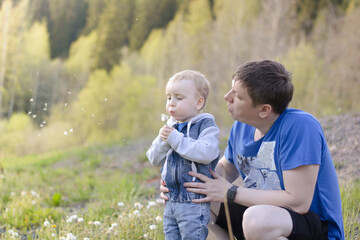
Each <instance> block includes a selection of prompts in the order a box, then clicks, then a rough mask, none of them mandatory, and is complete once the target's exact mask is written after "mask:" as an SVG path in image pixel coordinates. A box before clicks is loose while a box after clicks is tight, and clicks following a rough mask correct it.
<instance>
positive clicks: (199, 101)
mask: <svg viewBox="0 0 360 240" xmlns="http://www.w3.org/2000/svg"><path fill="white" fill-rule="evenodd" d="M204 104H205V99H204V98H203V97H198V98H197V101H196V110H198V111H200V110H201V109H202V108H203V106H204Z"/></svg>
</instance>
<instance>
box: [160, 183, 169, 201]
mask: <svg viewBox="0 0 360 240" xmlns="http://www.w3.org/2000/svg"><path fill="white" fill-rule="evenodd" d="M168 192H169V189H168V188H167V187H166V184H165V181H164V180H162V179H161V180H160V198H161V199H162V200H164V204H165V201H168V200H169V197H168V196H166V195H165V193H168Z"/></svg>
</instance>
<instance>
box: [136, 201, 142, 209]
mask: <svg viewBox="0 0 360 240" xmlns="http://www.w3.org/2000/svg"><path fill="white" fill-rule="evenodd" d="M134 207H136V208H138V209H142V208H143V205H141V203H139V202H136V203H134Z"/></svg>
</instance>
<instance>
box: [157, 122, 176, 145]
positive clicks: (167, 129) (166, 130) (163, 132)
mask: <svg viewBox="0 0 360 240" xmlns="http://www.w3.org/2000/svg"><path fill="white" fill-rule="evenodd" d="M173 130H174V128H172V127H169V126H167V125H165V126H163V127H162V128H161V129H160V136H161V139H162V140H164V142H166V140H167V139H168V137H169V136H170V134H171V132H172V131H173Z"/></svg>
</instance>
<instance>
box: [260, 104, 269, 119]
mask: <svg viewBox="0 0 360 240" xmlns="http://www.w3.org/2000/svg"><path fill="white" fill-rule="evenodd" d="M271 111H272V107H271V105H270V104H262V105H260V111H259V117H260V118H265V117H267V116H269V114H270V113H271Z"/></svg>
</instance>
